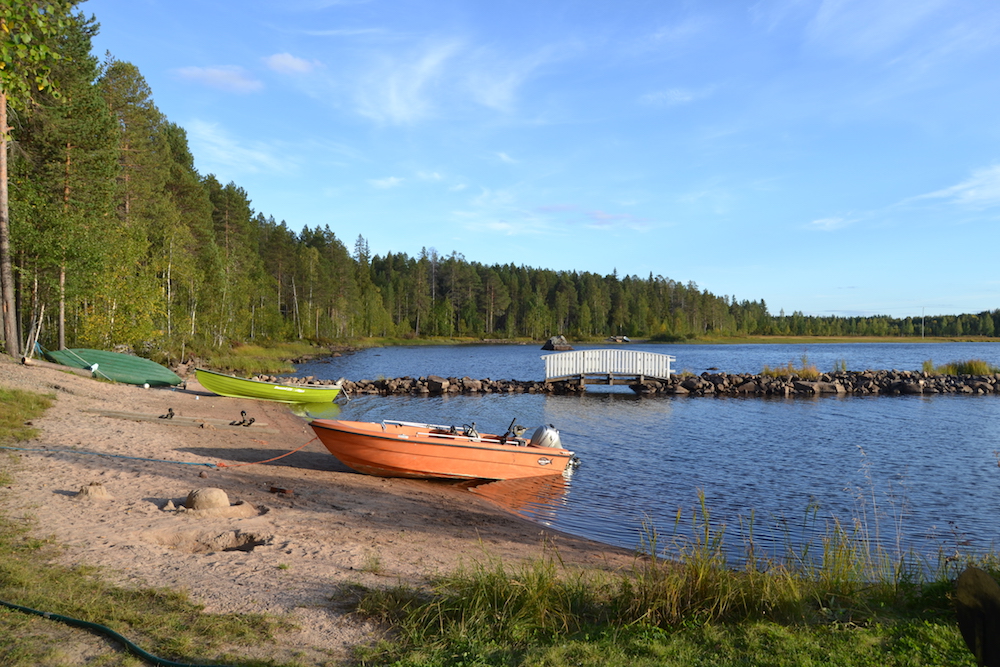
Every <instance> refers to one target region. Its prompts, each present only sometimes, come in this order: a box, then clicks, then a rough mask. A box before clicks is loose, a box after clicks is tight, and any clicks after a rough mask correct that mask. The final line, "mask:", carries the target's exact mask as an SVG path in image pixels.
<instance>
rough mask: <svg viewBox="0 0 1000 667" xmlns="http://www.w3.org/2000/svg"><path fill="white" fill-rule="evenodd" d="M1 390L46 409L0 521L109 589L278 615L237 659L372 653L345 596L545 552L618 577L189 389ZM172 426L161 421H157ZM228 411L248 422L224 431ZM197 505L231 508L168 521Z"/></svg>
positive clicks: (539, 536)
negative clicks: (50, 398) (268, 635)
mask: <svg viewBox="0 0 1000 667" xmlns="http://www.w3.org/2000/svg"><path fill="white" fill-rule="evenodd" d="M0 385H2V386H5V387H14V388H19V389H25V390H30V391H34V392H39V393H44V394H52V395H54V396H55V397H56V403H55V405H54V407H53V408H51V409H50V410H49V411H48V412H47V413H46V415H45V416H44V417H42V418H40V419H37V420H35V421H34V423H33V425H34V426H35V427H37V428H38V429H40V430H41V435H40V436H39V437H38V438H36V439H35V440H32V441H30V442H25V443H17V444H16V445H15V446H18V447H21V448H23V450H0V467H2V468H5V469H8V470H11V472H12V474H13V478H14V483H13V484H12V485H11V487H10V488H7V489H0V503H2V505H3V509H4V511H5V512H6V513H7V514H8V515H9V516H12V517H15V518H21V517H24V518H29V519H31V520H33V521H34V522H35V525H36V526H37V528H36V529H35V533H36V534H37V535H39V536H44V537H52V538H54V539H55V540H56V541H57V542H58V543H60V544H62V545H64V548H63V549H62V551H61V554H62V556H61V562H62V563H65V564H77V563H84V564H88V565H94V566H98V567H100V568H101V571H102V576H103V577H104V578H105V579H107V580H109V581H111V582H113V583H116V584H120V585H123V586H128V587H143V586H151V587H167V588H171V589H175V590H182V591H185V592H187V593H188V594H189V595H190V597H191V599H192V600H194V601H195V602H197V603H199V604H202V605H204V607H205V610H206V611H208V612H255V613H260V612H264V613H269V614H276V615H284V616H286V617H288V618H289V619H290V620H292V621H293V622H294V623H295V624H296V625H297V626H298V629H296V630H294V631H291V632H288V633H285V634H283V635H282V636H280V637H279V640H278V643H277V644H276V645H274V646H264V647H255V648H253V649H247V648H240V649H238V650H239V651H240V652H241V654H244V655H247V656H248V657H258V658H274V659H289V658H290V656H293V655H294V656H295V658H296V659H297V660H300V661H303V662H305V664H330V663H331V662H332V663H336V662H337V661H340V660H342V659H344V658H346V657H347V656H348V651H349V650H350V648H351V647H353V646H355V645H358V644H363V643H366V642H371V641H373V640H374V639H376V638H377V637H379V636H380V633H382V632H383V631H384V630H383V629H382V628H379V627H376V626H374V625H372V624H371V623H369V622H366V621H365V620H364V619H361V618H359V617H358V616H356V615H354V614H351V613H350V605H349V601H348V599H347V598H348V597H349V596H347V594H346V591H347V590H348V587H349V586H351V585H353V584H362V585H364V586H372V587H376V586H392V585H396V584H398V583H406V584H410V585H414V586H420V585H425V584H426V582H427V581H428V579H429V578H431V577H433V576H435V575H438V574H443V573H447V572H451V571H454V570H455V569H456V568H458V567H460V566H470V565H473V564H475V563H482V562H487V561H489V560H490V559H492V558H501V559H503V560H504V561H505V562H509V563H514V562H516V561H517V560H520V559H530V558H534V557H537V556H540V555H541V554H542V553H543V552H544V551H545V550H546V549H548V550H552V549H555V550H557V551H558V553H559V556H560V557H561V558H562V559H563V560H564V561H565V562H566V563H567V564H568V565H569V566H570V567H577V566H582V567H594V568H602V569H612V570H617V569H620V568H623V567H628V566H629V565H630V564H631V563H632V556H631V554H629V553H627V552H625V551H622V550H618V549H614V548H612V547H607V546H604V545H601V544H597V543H594V542H590V541H587V540H583V539H579V538H575V537H572V536H568V535H565V534H560V533H557V532H555V531H551V530H548V529H545V528H543V527H542V526H540V525H538V524H534V523H531V522H529V521H526V520H523V519H521V518H519V517H517V516H515V515H514V514H512V513H510V512H508V511H506V510H505V509H503V508H502V507H501V506H499V505H497V504H496V503H494V502H491V501H490V500H489V499H487V498H485V497H484V495H486V494H483V493H476V492H470V491H468V490H466V489H464V488H461V487H459V486H456V485H453V484H447V483H440V482H427V481H420V480H405V479H382V478H377V477H370V476H366V475H361V474H357V473H354V472H352V471H350V470H349V469H347V468H345V467H344V466H342V465H341V464H340V463H339V462H338V461H337V460H336V458H334V457H333V456H332V455H331V454H330V453H329V452H327V451H326V449H325V448H324V447H323V446H322V445H321V444H320V443H319V442H318V441H316V440H314V439H313V433H312V430H311V429H310V428H309V427H308V425H307V423H306V421H305V420H304V419H302V418H300V417H297V416H295V415H294V414H293V413H292V412H291V411H290V410H289V408H288V407H287V406H285V405H283V404H280V403H270V402H266V401H251V400H243V399H234V398H224V397H220V396H216V395H214V394H211V393H210V392H207V391H206V390H204V389H203V388H201V387H200V386H199V385H198V384H197V383H196V382H195V381H194V378H193V373H192V375H191V377H190V378H189V381H188V383H187V388H186V389H144V388H142V387H135V386H130V385H120V384H111V383H106V382H99V381H97V380H94V379H91V378H89V377H81V376H80V375H77V374H73V373H68V372H64V371H60V370H56V369H53V368H45V367H36V366H24V365H21V364H19V363H16V362H15V361H14V360H12V359H11V358H10V357H6V356H3V355H0ZM169 410H172V411H173V413H174V415H175V417H174V418H173V419H159V416H160V415H165V414H167V413H168V411H169ZM243 411H245V412H246V415H247V418H250V417H252V418H253V419H254V423H253V424H252V425H251V426H250V427H242V426H229V422H230V421H240V420H241V418H242V415H241V412H243ZM110 413H114V414H110ZM456 419H457V420H459V421H460V419H461V417H460V416H456ZM299 448H301V449H299ZM296 449H299V451H296V452H295V453H292V454H290V455H287V456H284V457H283V458H280V459H277V460H274V461H270V462H267V463H260V462H261V461H266V460H268V459H273V458H275V457H278V456H281V455H283V454H287V453H288V452H290V451H292V450H296ZM27 450H31V451H27ZM144 459H155V460H144ZM206 464H207V465H206ZM217 464H222V465H217ZM200 489H220V490H221V491H222V492H224V493H225V497H226V498H228V501H229V507H225V508H218V509H199V510H192V511H179V510H177V509H174V508H177V507H179V506H181V505H183V504H184V503H185V501H186V500H187V498H188V495H189V493H191V492H192V491H196V490H200ZM81 490H85V491H84V492H83V493H81ZM80 632H81V633H82V631H80ZM80 641H81V642H86V643H93V644H94V645H95V647H96V648H94V650H95V651H101V650H105V651H106V650H110V649H107V647H103V648H102V646H101V642H91V641H90V640H88V639H84V638H82V636H81V639H80Z"/></svg>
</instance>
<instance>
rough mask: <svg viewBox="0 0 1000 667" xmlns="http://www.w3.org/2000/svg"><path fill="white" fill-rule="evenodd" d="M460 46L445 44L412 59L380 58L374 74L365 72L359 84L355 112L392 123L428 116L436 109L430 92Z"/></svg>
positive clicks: (411, 121)
mask: <svg viewBox="0 0 1000 667" xmlns="http://www.w3.org/2000/svg"><path fill="white" fill-rule="evenodd" d="M460 47H461V45H460V43H459V42H457V41H445V42H440V43H435V44H432V45H431V46H428V47H425V48H424V49H422V50H421V52H419V53H417V54H416V55H411V57H406V56H402V55H400V56H397V57H389V56H383V58H382V61H381V63H380V64H379V65H377V66H376V67H375V68H374V71H368V72H365V73H364V75H363V76H362V78H361V80H360V81H359V83H360V84H361V85H360V86H359V90H358V94H357V105H358V111H359V112H360V113H361V114H362V115H363V116H367V117H369V118H372V119H374V120H377V121H379V122H387V123H394V124H407V123H413V122H415V121H418V120H421V119H423V118H425V117H427V116H428V115H430V114H431V112H432V111H433V110H434V107H435V104H434V99H433V95H432V93H433V92H434V89H435V87H436V86H437V84H439V83H441V82H442V81H443V79H444V74H445V66H446V65H447V64H448V61H449V60H451V59H452V58H454V57H455V55H456V54H457V53H458V51H459V49H460Z"/></svg>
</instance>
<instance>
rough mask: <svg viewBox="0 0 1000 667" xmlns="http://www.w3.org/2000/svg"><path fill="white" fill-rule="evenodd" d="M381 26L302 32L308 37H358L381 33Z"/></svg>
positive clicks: (382, 31)
mask: <svg viewBox="0 0 1000 667" xmlns="http://www.w3.org/2000/svg"><path fill="white" fill-rule="evenodd" d="M384 33H385V30H383V29H381V28H340V29H334V30H304V31H302V34H304V35H309V36H310V37H358V36H360V35H381V34H384Z"/></svg>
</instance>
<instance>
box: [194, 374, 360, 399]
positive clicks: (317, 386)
mask: <svg viewBox="0 0 1000 667" xmlns="http://www.w3.org/2000/svg"><path fill="white" fill-rule="evenodd" d="M194 372H195V376H196V377H197V374H198V373H208V374H209V375H216V376H218V377H220V378H227V379H229V380H239V381H240V382H253V383H255V384H260V385H264V386H265V387H275V388H277V387H287V388H288V389H290V390H292V391H299V392H303V393H304V392H306V391H313V390H320V391H333V390H337V391H340V390H342V389H343V388H344V387H343V384H344V381H343V379H340V380H337V381H336V382H335V383H333V384H310V385H306V386H304V387H303V386H297V385H294V384H284V383H281V382H266V381H264V380H255V379H253V378H241V377H239V376H237V375H229V374H227V373H219V372H218V371H210V370H208V369H207V368H195V369H194ZM206 389H207V387H206ZM213 391H214V390H213ZM215 393H218V392H215Z"/></svg>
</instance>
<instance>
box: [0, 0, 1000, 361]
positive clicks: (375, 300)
mask: <svg viewBox="0 0 1000 667" xmlns="http://www.w3.org/2000/svg"><path fill="white" fill-rule="evenodd" d="M22 4H23V7H24V8H27V9H24V8H18V7H19V6H20V5H22ZM75 4H76V3H75V2H69V1H62V2H54V1H53V2H25V3H13V4H12V5H7V6H5V7H4V8H3V9H2V10H0V12H3V14H2V15H0V21H2V26H3V28H4V31H5V34H8V35H20V36H21V37H20V38H15V39H8V40H7V42H6V45H5V46H4V48H3V52H2V62H0V65H2V69H0V76H2V90H0V98H2V99H0V107H2V109H0V110H2V111H3V112H4V113H5V114H6V115H5V116H4V118H6V121H4V123H3V125H4V126H7V125H8V124H9V126H10V129H9V131H8V132H7V133H5V134H4V140H3V144H4V145H3V147H2V148H3V151H2V152H3V158H4V159H3V165H2V166H3V170H2V171H3V173H2V175H0V176H2V180H3V182H4V183H3V185H4V188H3V192H2V193H0V199H2V200H3V201H2V202H0V208H2V209H4V210H3V215H2V216H0V246H2V247H0V255H3V257H2V258H0V259H2V260H3V264H4V267H3V268H4V271H3V273H2V278H3V295H4V299H3V305H4V308H3V314H4V340H5V343H6V349H7V352H8V353H9V354H13V355H18V354H20V351H21V350H23V349H25V347H26V346H30V345H31V342H32V341H33V340H34V339H36V338H37V339H38V340H39V341H40V342H41V343H42V344H44V345H46V346H49V347H94V348H102V349H112V348H119V347H123V348H130V349H133V350H135V351H137V352H139V353H149V352H150V351H151V350H154V349H180V348H182V347H184V346H186V347H187V348H189V349H190V348H205V347H209V348H221V347H224V346H228V345H232V344H234V343H240V342H247V341H284V340H293V339H305V340H312V341H316V342H330V341H345V340H352V339H357V338H362V337H372V336H378V337H394V338H422V337H471V338H474V339H476V338H478V339H515V338H530V339H534V340H541V339H544V338H547V337H549V336H552V335H556V334H562V335H566V336H567V337H570V338H574V339H600V338H603V337H606V336H610V335H627V336H630V337H640V338H648V339H652V340H658V341H673V340H685V339H692V338H701V337H705V336H742V335H807V336H808V335H816V336H914V335H916V336H920V335H926V336H987V337H996V336H997V335H998V332H1000V309H998V310H994V311H992V312H983V313H976V314H961V315H942V316H934V317H927V318H922V317H915V318H909V317H907V318H892V317H885V316H874V317H838V316H829V317H815V316H805V315H803V314H802V313H798V312H796V313H792V314H791V315H786V314H784V313H783V312H782V313H779V314H777V315H775V314H772V313H770V312H769V311H768V308H767V305H766V304H765V303H764V301H763V300H745V299H743V300H740V299H737V298H736V297H735V296H729V295H715V294H711V293H709V292H708V291H706V290H703V289H699V287H698V285H697V284H695V283H694V282H686V283H684V282H680V281H676V280H673V279H670V278H666V277H664V276H661V275H652V274H650V275H648V276H643V277H640V276H635V275H628V274H624V273H623V274H622V275H618V273H617V272H615V273H612V274H611V275H598V274H594V273H590V272H586V271H572V272H567V271H552V270H547V269H544V268H532V267H526V266H517V265H515V264H513V263H503V262H498V263H495V264H491V265H485V264H480V263H478V262H472V261H468V260H466V259H465V257H464V256H463V255H462V254H461V253H459V252H456V251H452V252H450V253H449V254H442V253H439V252H438V251H437V250H436V249H434V248H421V249H419V251H416V250H414V251H413V252H414V254H413V255H409V254H406V253H402V252H401V253H393V252H387V253H386V254H384V255H373V254H372V253H371V252H370V250H369V247H368V243H367V241H366V240H365V239H364V238H363V237H361V236H359V237H358V238H357V239H355V240H353V242H349V243H350V245H348V243H345V241H344V240H342V239H341V238H339V237H338V236H337V234H336V231H335V230H332V229H330V227H329V226H328V225H320V224H319V223H315V222H314V221H291V223H289V222H286V221H284V220H281V221H280V222H279V221H278V220H277V219H276V218H275V217H274V216H273V215H272V214H270V213H264V212H260V211H255V210H254V209H253V207H252V205H251V201H252V199H251V195H250V193H248V192H246V191H245V190H244V189H242V188H241V187H240V186H239V185H238V184H236V183H233V182H229V183H225V184H224V183H222V182H220V181H219V180H218V179H217V178H216V177H215V176H214V175H212V174H204V175H203V174H200V173H198V171H197V170H196V169H195V158H194V156H193V155H192V154H191V151H190V150H189V147H188V142H187V137H186V134H185V131H184V129H183V128H182V127H179V126H178V125H176V124H174V123H172V122H170V121H169V120H168V119H167V118H166V117H165V116H164V115H163V114H162V113H161V112H160V111H159V110H158V109H157V107H156V105H155V103H154V101H153V94H152V91H151V90H150V88H149V86H148V85H147V83H146V81H145V80H144V79H143V76H142V74H141V73H140V72H139V70H138V68H136V67H135V66H134V65H132V64H130V63H128V62H126V61H122V60H118V59H116V58H114V57H112V56H110V55H109V56H107V57H105V58H104V59H103V60H100V59H99V58H97V57H96V56H94V55H93V54H92V53H91V50H92V49H91V40H92V38H93V36H94V35H95V34H96V33H97V30H98V24H97V22H96V20H95V19H94V18H88V17H86V16H85V15H84V14H83V13H82V12H80V11H78V10H77V9H76V8H75ZM5 5H6V3H5ZM24 35H28V36H29V37H30V38H31V39H26V38H24V37H23V36H24ZM0 120H3V119H0ZM8 188H9V213H8V210H7V209H8V194H7V189H8ZM374 222H375V223H376V224H377V221H374ZM303 223H305V224H303ZM296 230H300V231H296Z"/></svg>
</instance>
